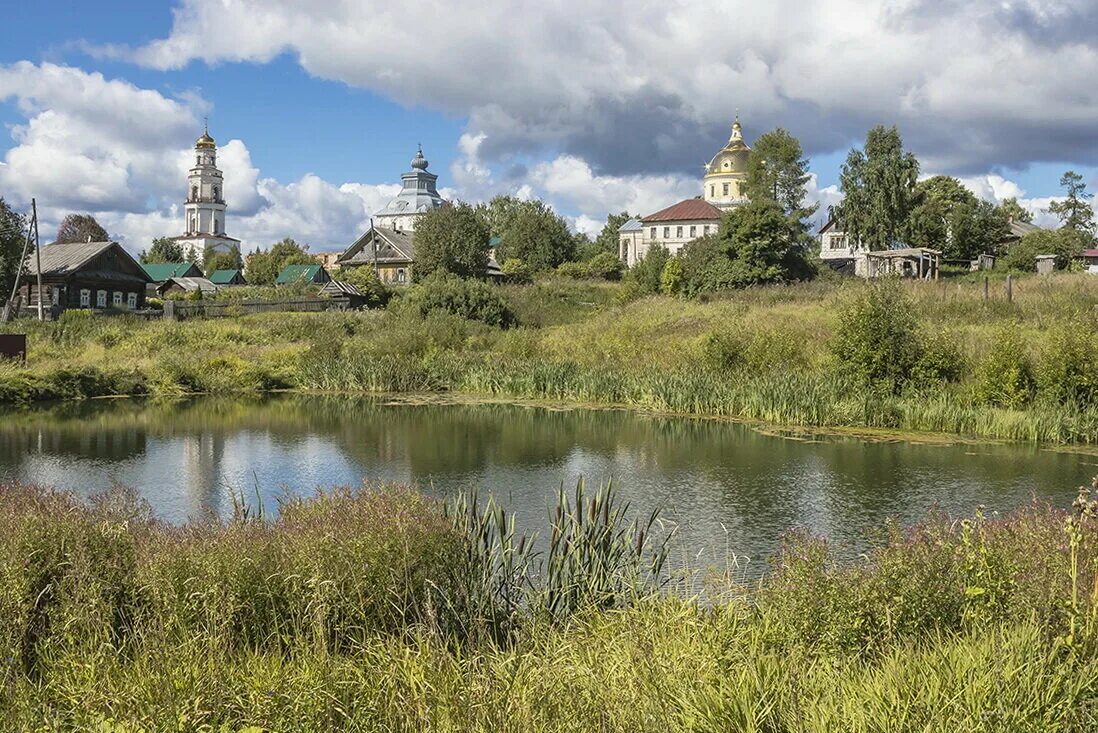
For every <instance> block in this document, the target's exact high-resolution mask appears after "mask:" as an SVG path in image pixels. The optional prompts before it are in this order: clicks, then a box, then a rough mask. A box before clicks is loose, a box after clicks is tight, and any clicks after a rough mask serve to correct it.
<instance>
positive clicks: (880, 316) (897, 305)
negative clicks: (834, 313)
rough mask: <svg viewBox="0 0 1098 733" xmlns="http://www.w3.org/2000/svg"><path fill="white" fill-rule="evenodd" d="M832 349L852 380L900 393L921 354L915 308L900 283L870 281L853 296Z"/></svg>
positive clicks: (845, 309) (843, 315)
mask: <svg viewBox="0 0 1098 733" xmlns="http://www.w3.org/2000/svg"><path fill="white" fill-rule="evenodd" d="M832 349H833V350H834V353H835V355H836V356H837V357H838V358H839V361H840V362H841V363H842V365H843V368H844V370H845V371H846V373H847V374H849V375H850V376H852V377H854V378H855V379H857V380H859V381H861V382H863V383H868V384H871V385H878V386H881V387H883V388H885V389H887V390H890V391H892V392H898V391H899V390H900V389H901V388H902V387H903V386H904V385H905V384H906V383H907V381H908V379H909V378H910V377H911V375H912V373H913V372H914V371H915V369H916V367H917V366H918V365H919V363H920V361H921V360H922V356H923V354H922V345H921V344H920V341H919V321H918V318H917V317H916V315H915V308H914V304H913V303H912V302H911V299H910V298H908V297H907V296H906V295H905V294H904V291H903V288H902V287H901V286H900V284H899V283H898V282H896V281H894V280H880V281H876V282H872V283H869V284H868V285H866V287H865V288H864V289H862V290H860V292H858V293H857V294H856V295H855V296H854V297H853V298H851V299H850V301H849V302H848V303H847V304H846V305H845V307H844V308H843V309H842V311H841V312H840V313H839V326H838V329H837V330H836V332H835V338H834V341H833V342H832Z"/></svg>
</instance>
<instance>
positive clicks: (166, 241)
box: [141, 237, 185, 265]
mask: <svg viewBox="0 0 1098 733" xmlns="http://www.w3.org/2000/svg"><path fill="white" fill-rule="evenodd" d="M184 261H185V260H184V259H183V245H182V244H180V243H179V242H177V241H175V240H174V239H172V238H171V237H157V238H156V239H154V240H153V242H152V246H151V247H149V249H148V251H147V252H142V253H141V262H142V263H144V264H146V265H154V264H158V263H161V262H184Z"/></svg>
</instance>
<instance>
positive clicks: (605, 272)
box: [556, 252, 623, 280]
mask: <svg viewBox="0 0 1098 733" xmlns="http://www.w3.org/2000/svg"><path fill="white" fill-rule="evenodd" d="M622 269H623V266H622V264H621V260H619V259H618V258H617V257H615V256H614V255H613V254H611V253H609V252H600V253H599V254H597V255H595V256H594V257H592V258H591V259H589V260H587V261H585V262H564V263H562V264H561V265H560V266H558V267H557V270H556V272H557V274H558V275H560V276H561V277H570V278H573V279H577V280H580V279H588V280H620V279H621V273H622Z"/></svg>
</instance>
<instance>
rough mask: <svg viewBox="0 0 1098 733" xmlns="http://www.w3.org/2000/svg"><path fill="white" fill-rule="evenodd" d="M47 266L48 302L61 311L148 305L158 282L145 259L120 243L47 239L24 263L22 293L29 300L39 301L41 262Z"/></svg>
mask: <svg viewBox="0 0 1098 733" xmlns="http://www.w3.org/2000/svg"><path fill="white" fill-rule="evenodd" d="M39 260H41V265H42V302H43V305H48V306H50V307H55V308H56V309H57V310H58V311H61V310H65V309H68V308H92V309H96V310H106V309H109V308H118V309H129V310H135V309H139V308H144V307H145V290H146V286H147V285H148V284H149V283H150V282H152V280H151V279H150V277H149V275H148V273H147V272H145V270H144V268H142V267H141V264H140V263H139V262H138V261H137V260H136V259H134V257H133V255H131V254H130V253H129V252H127V251H126V250H125V248H123V247H122V245H120V244H119V243H118V242H72V243H67V244H60V243H54V244H47V245H46V246H44V247H42V251H41V253H40V255H36V254H35V253H31V255H30V256H29V257H27V261H26V263H25V265H24V267H25V273H24V275H23V277H22V280H21V282H20V288H19V292H20V294H21V295H22V298H23V302H24V303H25V304H26V305H28V306H31V307H35V306H37V305H38V284H37V277H38V264H39Z"/></svg>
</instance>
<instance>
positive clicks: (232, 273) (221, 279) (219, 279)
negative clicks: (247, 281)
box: [209, 270, 244, 285]
mask: <svg viewBox="0 0 1098 733" xmlns="http://www.w3.org/2000/svg"><path fill="white" fill-rule="evenodd" d="M237 276H239V279H240V280H243V279H244V273H243V272H241V271H240V270H214V271H213V272H212V273H210V278H209V279H210V282H212V283H213V284H214V285H231V284H232V283H233V282H235V281H236V280H237Z"/></svg>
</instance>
